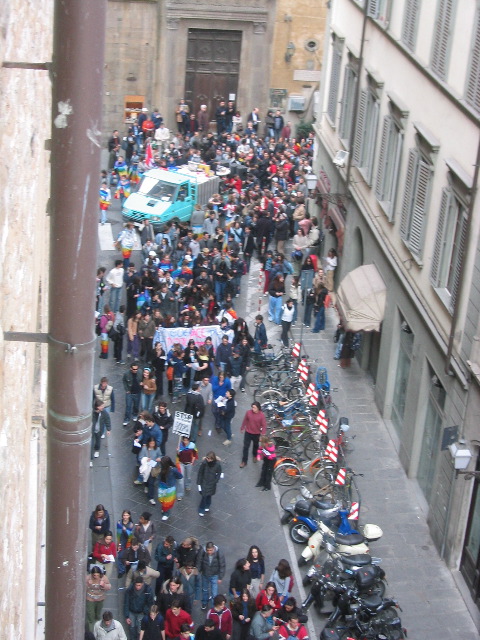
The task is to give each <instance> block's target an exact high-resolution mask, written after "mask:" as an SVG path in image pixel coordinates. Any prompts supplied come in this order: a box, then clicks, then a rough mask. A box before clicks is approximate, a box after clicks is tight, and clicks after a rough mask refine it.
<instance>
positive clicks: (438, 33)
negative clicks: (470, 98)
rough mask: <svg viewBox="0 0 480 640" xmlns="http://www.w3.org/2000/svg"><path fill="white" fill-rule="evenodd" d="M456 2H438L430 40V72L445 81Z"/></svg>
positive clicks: (447, 0)
mask: <svg viewBox="0 0 480 640" xmlns="http://www.w3.org/2000/svg"><path fill="white" fill-rule="evenodd" d="M455 4H456V0H438V6H437V17H436V20H435V25H434V29H433V38H432V44H433V46H432V58H431V65H430V66H431V68H432V71H433V72H434V73H435V74H436V75H437V76H438V77H439V78H441V79H442V80H446V79H447V68H448V57H449V54H450V47H451V43H452V36H453V23H454V13H455Z"/></svg>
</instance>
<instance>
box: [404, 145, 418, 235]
mask: <svg viewBox="0 0 480 640" xmlns="http://www.w3.org/2000/svg"><path fill="white" fill-rule="evenodd" d="M418 162H419V153H418V151H417V150H416V149H410V151H409V152H408V166H407V176H406V178H405V190H404V192H403V204H402V218H401V221H400V235H401V236H402V238H403V239H404V240H408V228H409V224H410V211H411V207H412V197H413V190H414V186H415V184H414V183H415V175H416V172H417V165H418Z"/></svg>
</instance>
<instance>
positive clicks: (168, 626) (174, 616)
mask: <svg viewBox="0 0 480 640" xmlns="http://www.w3.org/2000/svg"><path fill="white" fill-rule="evenodd" d="M182 624H188V625H190V627H191V628H193V621H192V617H191V615H190V614H189V613H187V612H186V611H184V610H183V609H182V607H181V606H180V600H173V602H172V605H171V607H170V609H167V612H166V614H165V638H167V639H169V640H173V639H174V638H178V636H179V635H180V633H181V631H182V629H181V627H182Z"/></svg>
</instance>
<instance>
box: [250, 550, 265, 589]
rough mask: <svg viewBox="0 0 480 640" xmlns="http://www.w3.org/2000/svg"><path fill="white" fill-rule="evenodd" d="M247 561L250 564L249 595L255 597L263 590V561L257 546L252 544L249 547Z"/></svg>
mask: <svg viewBox="0 0 480 640" xmlns="http://www.w3.org/2000/svg"><path fill="white" fill-rule="evenodd" d="M247 560H248V561H249V562H250V573H251V574H252V582H251V587H250V593H251V594H252V596H253V597H255V596H256V595H257V594H258V593H260V591H261V590H262V589H263V583H264V580H265V559H264V557H263V553H262V552H261V551H260V549H259V547H257V545H255V544H254V545H252V546H251V547H250V549H249V550H248V553H247Z"/></svg>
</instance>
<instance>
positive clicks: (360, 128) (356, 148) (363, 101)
mask: <svg viewBox="0 0 480 640" xmlns="http://www.w3.org/2000/svg"><path fill="white" fill-rule="evenodd" d="M367 94H368V92H367V90H366V89H363V90H362V91H361V93H360V106H359V109H358V115H357V121H356V123H355V140H354V143H353V163H354V164H355V165H356V166H357V167H358V166H359V164H360V154H361V150H362V144H363V134H364V129H365V112H366V108H367Z"/></svg>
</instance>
